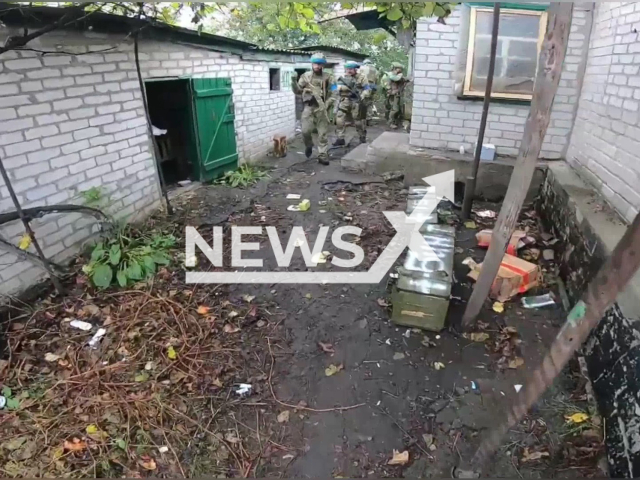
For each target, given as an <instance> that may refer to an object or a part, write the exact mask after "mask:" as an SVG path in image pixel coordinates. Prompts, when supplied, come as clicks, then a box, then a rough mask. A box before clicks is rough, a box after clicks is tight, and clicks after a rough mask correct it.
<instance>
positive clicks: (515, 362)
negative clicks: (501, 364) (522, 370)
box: [509, 357, 524, 370]
mask: <svg viewBox="0 0 640 480" xmlns="http://www.w3.org/2000/svg"><path fill="white" fill-rule="evenodd" d="M522 365H524V358H522V357H515V358H512V359H511V360H509V368H511V369H513V370H515V369H516V368H519V367H521V366H522Z"/></svg>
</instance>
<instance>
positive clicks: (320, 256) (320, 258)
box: [311, 251, 331, 263]
mask: <svg viewBox="0 0 640 480" xmlns="http://www.w3.org/2000/svg"><path fill="white" fill-rule="evenodd" d="M330 255H331V252H326V251H325V252H318V253H316V254H314V255H313V256H312V257H311V261H312V262H313V263H327V258H329V256H330Z"/></svg>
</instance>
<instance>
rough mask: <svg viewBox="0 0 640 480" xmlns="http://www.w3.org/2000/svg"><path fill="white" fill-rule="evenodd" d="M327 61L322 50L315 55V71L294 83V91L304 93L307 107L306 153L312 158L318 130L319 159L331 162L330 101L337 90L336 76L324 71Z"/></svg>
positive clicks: (307, 73) (312, 70) (304, 118)
mask: <svg viewBox="0 0 640 480" xmlns="http://www.w3.org/2000/svg"><path fill="white" fill-rule="evenodd" d="M326 63H327V60H326V59H325V57H324V54H322V53H314V54H313V55H312V56H311V71H309V72H305V73H304V74H302V76H301V77H300V79H299V80H298V81H297V82H295V81H294V82H292V86H293V91H294V93H296V94H298V93H300V94H302V102H303V103H304V110H303V111H302V138H303V140H304V145H305V150H304V154H305V155H306V157H307V158H310V157H311V153H312V151H313V137H312V134H313V131H314V129H315V130H317V131H318V162H320V163H321V164H323V165H329V158H328V156H327V131H328V130H329V115H328V112H327V106H328V105H327V103H328V101H329V98H330V96H331V95H332V92H333V91H334V90H335V85H334V82H333V75H331V74H329V73H326V72H324V65H325V64H326Z"/></svg>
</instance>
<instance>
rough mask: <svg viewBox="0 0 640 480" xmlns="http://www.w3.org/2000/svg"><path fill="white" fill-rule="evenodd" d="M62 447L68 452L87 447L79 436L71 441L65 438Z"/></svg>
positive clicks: (78, 450)
mask: <svg viewBox="0 0 640 480" xmlns="http://www.w3.org/2000/svg"><path fill="white" fill-rule="evenodd" d="M62 448H64V449H65V450H66V451H68V452H81V451H83V450H86V449H87V442H83V441H82V440H80V439H79V438H74V439H73V440H72V441H69V440H65V441H64V443H63V445H62Z"/></svg>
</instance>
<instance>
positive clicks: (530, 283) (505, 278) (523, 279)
mask: <svg viewBox="0 0 640 480" xmlns="http://www.w3.org/2000/svg"><path fill="white" fill-rule="evenodd" d="M468 265H469V267H471V271H470V272H469V274H468V276H469V277H470V278H472V279H473V280H478V277H479V276H480V271H481V270H482V264H481V263H480V264H478V263H475V262H470V263H469V264H468ZM539 276H540V270H539V269H538V266H537V265H535V264H533V263H530V262H527V261H526V260H522V259H521V258H518V257H514V256H513V255H509V254H506V255H505V256H504V258H503V259H502V263H501V264H500V269H499V270H498V276H497V277H496V279H495V280H494V281H493V285H491V291H490V292H489V296H490V297H491V298H493V299H495V300H498V301H499V302H504V301H506V300H509V299H510V298H511V297H514V296H515V295H517V294H518V293H524V292H526V291H527V290H529V289H531V288H533V287H537V286H538V279H539Z"/></svg>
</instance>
